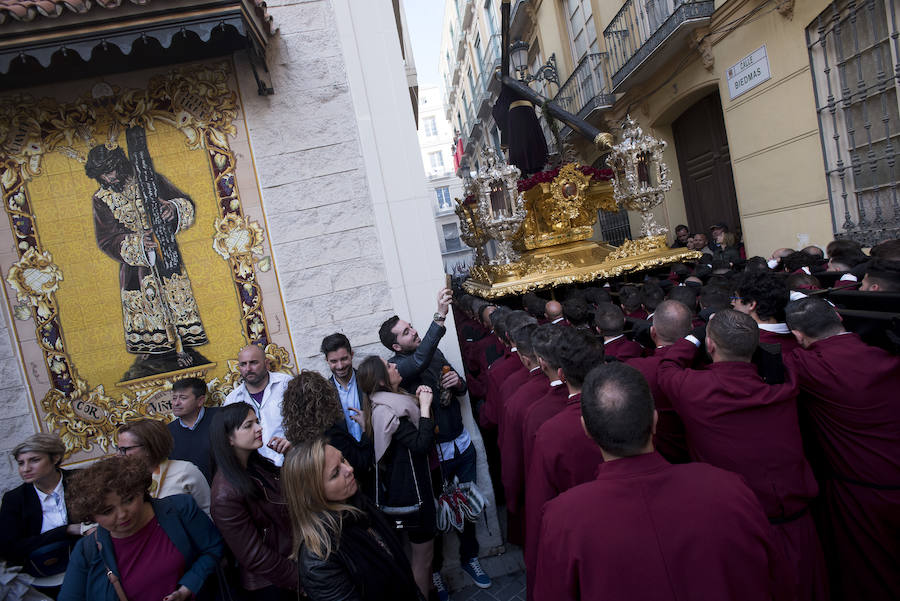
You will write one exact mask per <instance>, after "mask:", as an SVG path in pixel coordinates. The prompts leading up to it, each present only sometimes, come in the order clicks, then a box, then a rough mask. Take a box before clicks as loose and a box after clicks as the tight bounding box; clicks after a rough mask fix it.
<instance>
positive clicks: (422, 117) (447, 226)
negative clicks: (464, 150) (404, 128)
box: [419, 86, 474, 276]
mask: <svg viewBox="0 0 900 601" xmlns="http://www.w3.org/2000/svg"><path fill="white" fill-rule="evenodd" d="M446 114H447V112H446V108H445V107H444V105H443V102H442V97H441V90H440V87H439V86H423V87H421V88H420V89H419V148H421V150H422V164H423V165H424V166H425V177H426V178H427V180H428V186H429V188H430V189H431V190H432V191H433V193H434V196H433V197H432V203H433V204H432V207H433V209H434V223H435V226H436V227H437V235H438V240H439V242H440V245H441V258H442V259H443V261H444V271H445V272H446V273H449V274H451V275H457V276H462V275H464V274H465V273H468V269H469V267H470V266H471V265H472V261H473V260H474V251H472V249H470V248H469V247H468V246H466V245H465V244H463V242H462V240H460V236H459V233H460V232H459V218H458V217H457V216H456V213H455V211H454V209H455V208H456V203H457V199H462V198H463V186H462V180H461V179H460V178H459V177H457V175H456V170H455V169H454V168H453V154H454V148H453V129H452V128H451V126H450V123H449V122H448V121H447V117H446Z"/></svg>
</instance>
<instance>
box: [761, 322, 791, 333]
mask: <svg viewBox="0 0 900 601" xmlns="http://www.w3.org/2000/svg"><path fill="white" fill-rule="evenodd" d="M757 325H758V326H759V329H760V330H765V331H766V332H772V333H773V334H790V333H791V330H790V328H788V327H787V324H786V323H760V324H757Z"/></svg>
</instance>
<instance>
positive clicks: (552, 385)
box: [550, 380, 563, 388]
mask: <svg viewBox="0 0 900 601" xmlns="http://www.w3.org/2000/svg"><path fill="white" fill-rule="evenodd" d="M562 383H563V381H562V380H553V381H552V382H550V388H556V387H557V386H562Z"/></svg>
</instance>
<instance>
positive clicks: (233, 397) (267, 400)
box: [225, 371, 293, 467]
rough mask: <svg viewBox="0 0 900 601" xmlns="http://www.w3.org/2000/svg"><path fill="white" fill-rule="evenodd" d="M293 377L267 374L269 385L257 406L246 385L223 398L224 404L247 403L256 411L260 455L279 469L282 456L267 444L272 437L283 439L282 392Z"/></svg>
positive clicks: (282, 460) (281, 374)
mask: <svg viewBox="0 0 900 601" xmlns="http://www.w3.org/2000/svg"><path fill="white" fill-rule="evenodd" d="M292 378H293V376H291V375H289V374H283V373H280V372H271V371H270V372H269V383H268V384H266V388H265V390H263V397H262V402H261V403H260V404H259V405H258V406H257V404H256V402H255V401H254V400H253V398H252V397H251V396H250V393H249V392H247V385H246V384H245V383H244V382H241V385H240V386H238V387H237V388H235V389H234V390H232V391H231V392H229V393H228V396H227V397H225V404H226V405H230V404H232V403H247V404H248V405H250V406H251V407H253V408H254V409H255V410H256V415H257V416H258V417H259V425H261V426H262V436H263V446H262V448H261V449H260V450H259V453H260V455H262V456H263V457H266V458H268V459H271V460H272V462H273V463H274V464H275V465H277V466H278V467H281V464H282V463H284V455H282V454H281V453H276V452H275V451H273V450H272V449H270V448H269V447H268V443H269V441H270V440H272V437H274V436H279V437H281V438H284V426H283V425H282V418H281V403H282V401H283V400H284V391H285V390H286V389H287V385H288V382H290V381H291V379H292Z"/></svg>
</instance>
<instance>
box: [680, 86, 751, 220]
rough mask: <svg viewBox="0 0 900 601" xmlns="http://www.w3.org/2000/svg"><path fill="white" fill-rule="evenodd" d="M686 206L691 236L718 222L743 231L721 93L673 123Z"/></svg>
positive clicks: (693, 108)
mask: <svg viewBox="0 0 900 601" xmlns="http://www.w3.org/2000/svg"><path fill="white" fill-rule="evenodd" d="M672 133H673V134H674V137H675V152H676V153H677V155H678V169H679V170H680V171H681V186H682V189H683V190H684V205H685V209H686V210H687V217H688V227H690V228H691V232H706V233H708V232H709V226H711V225H712V224H714V223H718V222H725V223H727V224H728V227H729V229H730V230H731V231H732V232H736V231H739V230H740V229H741V222H740V213H739V212H738V205H737V195H736V194H735V191H734V178H733V176H732V173H731V155H730V153H729V152H728V137H727V136H726V135H725V119H724V117H723V116H722V103H721V101H720V100H719V93H718V92H714V93H712V94H710V95H709V96H707V97H705V98H704V99H702V100H700V101H698V102H697V103H696V104H694V105H693V106H692V107H691V108H689V109H688V110H686V111H685V112H684V113H682V114H681V116H679V117H678V119H676V120H675V122H674V123H672Z"/></svg>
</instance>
